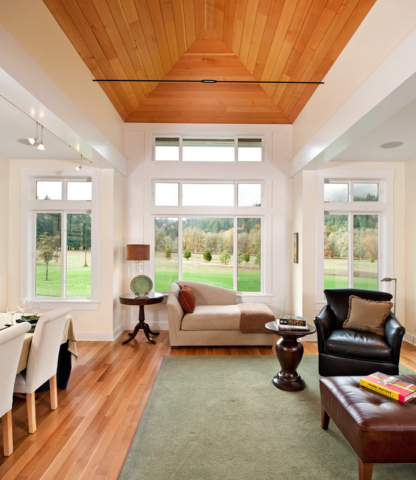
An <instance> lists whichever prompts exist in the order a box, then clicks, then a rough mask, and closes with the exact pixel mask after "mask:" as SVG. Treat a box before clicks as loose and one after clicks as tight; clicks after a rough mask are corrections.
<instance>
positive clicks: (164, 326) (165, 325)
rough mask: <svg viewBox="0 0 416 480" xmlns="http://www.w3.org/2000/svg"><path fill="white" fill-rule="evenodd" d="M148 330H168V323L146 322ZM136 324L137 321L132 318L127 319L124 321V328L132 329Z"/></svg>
mask: <svg viewBox="0 0 416 480" xmlns="http://www.w3.org/2000/svg"><path fill="white" fill-rule="evenodd" d="M146 323H147V324H148V325H149V327H150V330H169V323H168V322H146ZM136 325H137V321H135V320H132V321H130V322H129V321H127V322H126V323H125V329H126V330H133V329H134V327H135V326H136Z"/></svg>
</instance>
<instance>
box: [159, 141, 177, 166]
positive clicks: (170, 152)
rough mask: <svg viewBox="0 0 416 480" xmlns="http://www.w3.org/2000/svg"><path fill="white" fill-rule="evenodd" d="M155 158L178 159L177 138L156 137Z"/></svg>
mask: <svg viewBox="0 0 416 480" xmlns="http://www.w3.org/2000/svg"><path fill="white" fill-rule="evenodd" d="M155 160H165V161H175V160H179V138H163V137H161V138H156V139H155Z"/></svg>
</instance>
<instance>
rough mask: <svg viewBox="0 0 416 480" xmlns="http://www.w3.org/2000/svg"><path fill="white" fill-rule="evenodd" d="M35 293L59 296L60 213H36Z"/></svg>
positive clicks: (43, 295)
mask: <svg viewBox="0 0 416 480" xmlns="http://www.w3.org/2000/svg"><path fill="white" fill-rule="evenodd" d="M36 295H37V296H42V297H60V296H61V214H60V213H37V214H36Z"/></svg>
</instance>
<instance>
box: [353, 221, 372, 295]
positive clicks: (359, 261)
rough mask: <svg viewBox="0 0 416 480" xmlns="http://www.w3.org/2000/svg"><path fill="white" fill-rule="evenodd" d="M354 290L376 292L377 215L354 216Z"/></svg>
mask: <svg viewBox="0 0 416 480" xmlns="http://www.w3.org/2000/svg"><path fill="white" fill-rule="evenodd" d="M354 288H362V289H364V290H378V215H354Z"/></svg>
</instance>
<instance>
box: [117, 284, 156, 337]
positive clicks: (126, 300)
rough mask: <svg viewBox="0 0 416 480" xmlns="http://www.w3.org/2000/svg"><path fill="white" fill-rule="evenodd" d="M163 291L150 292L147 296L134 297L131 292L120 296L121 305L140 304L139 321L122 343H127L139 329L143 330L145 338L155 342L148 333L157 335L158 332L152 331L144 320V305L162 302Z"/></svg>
mask: <svg viewBox="0 0 416 480" xmlns="http://www.w3.org/2000/svg"><path fill="white" fill-rule="evenodd" d="M163 299H164V295H163V293H158V292H151V293H149V295H148V296H147V297H136V296H135V295H134V294H133V293H129V294H127V295H123V296H121V297H120V303H122V304H123V305H138V306H140V312H139V323H138V324H137V325H136V326H135V327H134V330H133V332H132V333H129V336H130V338H128V339H127V340H124V342H123V345H125V344H126V343H129V342H131V341H132V340H133V338H134V337H135V336H136V335H137V334H138V333H139V330H143V331H144V334H145V335H146V338H147V339H148V340H149V342H151V343H156V342H155V341H154V340H153V338H152V337H151V336H150V335H159V332H152V331H151V330H150V328H149V325H148V324H147V323H145V321H144V306H145V305H154V304H155V303H161V302H163Z"/></svg>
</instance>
